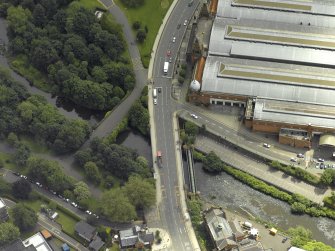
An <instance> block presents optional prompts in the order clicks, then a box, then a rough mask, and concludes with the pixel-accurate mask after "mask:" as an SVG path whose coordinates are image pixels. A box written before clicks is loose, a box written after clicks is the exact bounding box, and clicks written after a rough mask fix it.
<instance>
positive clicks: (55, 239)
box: [52, 236, 74, 251]
mask: <svg viewBox="0 0 335 251" xmlns="http://www.w3.org/2000/svg"><path fill="white" fill-rule="evenodd" d="M52 241H53V243H55V245H56V246H57V247H59V250H61V247H62V245H63V244H64V241H62V240H60V239H58V238H57V237H56V236H54V237H53V238H52ZM69 248H70V251H74V249H73V248H72V247H71V246H69Z"/></svg>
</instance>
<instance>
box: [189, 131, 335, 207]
mask: <svg viewBox="0 0 335 251" xmlns="http://www.w3.org/2000/svg"><path fill="white" fill-rule="evenodd" d="M195 148H196V149H198V150H199V151H201V152H204V153H209V152H210V151H213V152H215V153H216V154H217V155H218V156H219V157H220V158H221V160H222V161H223V162H225V163H227V164H228V165H230V166H232V167H235V168H237V169H239V170H241V171H244V172H246V173H249V174H251V175H253V176H255V177H256V178H259V179H261V180H263V181H265V182H267V183H270V184H272V185H274V186H276V187H278V188H280V189H282V190H285V191H288V192H291V193H297V194H301V195H303V196H304V197H306V198H308V199H309V200H311V201H314V202H316V203H321V202H322V200H323V198H324V197H325V196H330V195H331V192H332V190H331V189H321V188H317V187H314V186H312V185H309V184H307V183H305V182H303V181H300V180H298V179H295V178H293V177H291V176H289V175H287V174H285V173H283V172H282V171H277V170H276V171H274V170H273V169H272V168H271V167H270V166H268V165H266V164H263V163H260V162H258V161H256V160H254V159H252V158H251V157H250V156H246V155H241V154H240V153H239V152H237V151H236V150H234V149H232V148H229V147H227V146H225V145H222V144H221V143H219V142H216V141H215V140H213V139H210V138H207V137H205V136H198V137H197V139H196V142H195Z"/></svg>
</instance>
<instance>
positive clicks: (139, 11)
mask: <svg viewBox="0 0 335 251" xmlns="http://www.w3.org/2000/svg"><path fill="white" fill-rule="evenodd" d="M115 2H116V4H117V5H118V6H119V7H120V8H121V9H122V11H123V12H124V13H125V15H126V16H127V19H128V21H129V24H130V25H132V24H133V23H134V22H135V21H139V22H140V23H141V29H144V27H145V26H147V28H148V33H147V37H146V39H145V40H144V42H143V43H142V44H138V48H139V50H140V54H141V60H142V63H143V66H144V67H145V68H147V67H148V66H149V62H150V57H151V50H152V47H153V45H154V42H155V38H156V36H157V32H158V30H159V27H160V26H161V24H162V21H163V18H164V16H165V14H166V12H167V10H168V9H169V7H170V5H171V3H172V0H160V1H157V0H146V1H145V4H144V5H143V6H141V7H139V8H136V9H128V8H126V7H125V6H124V5H123V4H122V3H121V1H120V0H115ZM134 36H135V37H136V32H135V31H134Z"/></svg>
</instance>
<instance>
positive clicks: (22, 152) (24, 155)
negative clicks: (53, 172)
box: [14, 143, 31, 167]
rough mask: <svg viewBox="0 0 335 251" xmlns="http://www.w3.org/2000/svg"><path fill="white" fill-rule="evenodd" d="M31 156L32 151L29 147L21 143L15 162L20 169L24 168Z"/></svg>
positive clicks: (15, 154) (15, 155)
mask: <svg viewBox="0 0 335 251" xmlns="http://www.w3.org/2000/svg"><path fill="white" fill-rule="evenodd" d="M30 154H31V150H30V148H29V146H28V145H26V144H24V143H19V145H18V147H17V149H16V151H15V153H14V162H15V163H16V164H17V165H18V166H19V167H24V166H26V164H27V160H28V159H29V157H30Z"/></svg>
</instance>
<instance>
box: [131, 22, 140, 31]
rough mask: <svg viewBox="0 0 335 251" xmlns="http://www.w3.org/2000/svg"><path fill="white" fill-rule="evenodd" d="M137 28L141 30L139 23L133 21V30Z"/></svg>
mask: <svg viewBox="0 0 335 251" xmlns="http://www.w3.org/2000/svg"><path fill="white" fill-rule="evenodd" d="M139 28H141V23H140V22H139V21H135V22H134V23H133V29H134V30H138V29H139Z"/></svg>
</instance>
